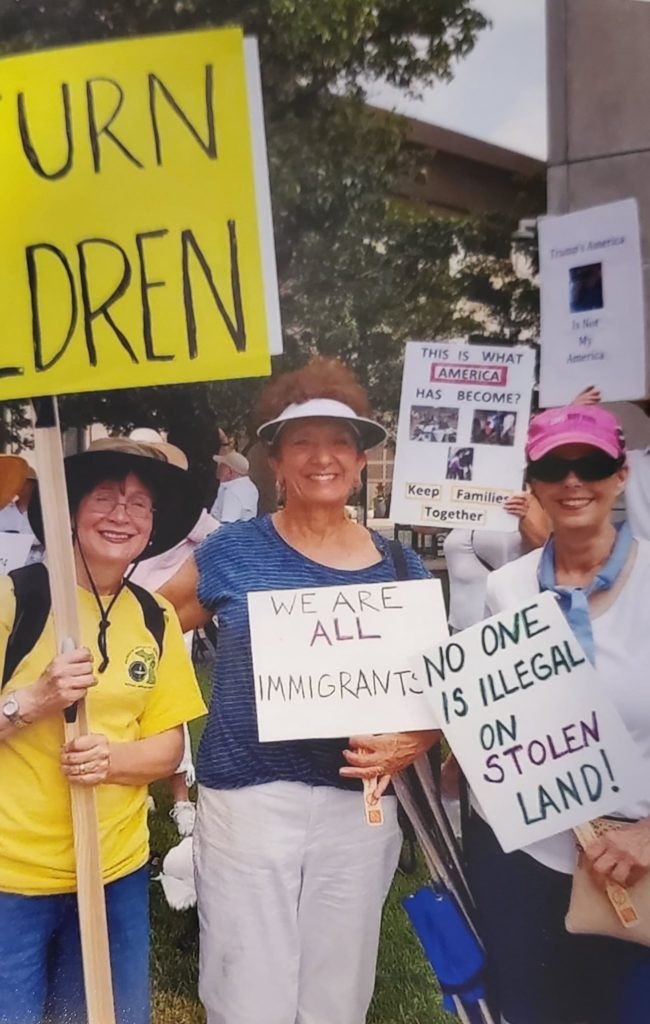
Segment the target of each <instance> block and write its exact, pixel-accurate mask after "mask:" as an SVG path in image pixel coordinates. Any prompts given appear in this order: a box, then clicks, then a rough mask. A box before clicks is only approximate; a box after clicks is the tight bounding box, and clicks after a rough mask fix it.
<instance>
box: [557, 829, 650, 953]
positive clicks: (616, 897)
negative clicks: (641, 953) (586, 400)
mask: <svg viewBox="0 0 650 1024" xmlns="http://www.w3.org/2000/svg"><path fill="white" fill-rule="evenodd" d="M625 824H626V823H625V822H624V821H620V820H617V819H615V818H595V819H594V821H592V822H590V823H589V825H586V826H580V828H577V829H575V832H576V835H577V837H578V843H579V845H585V844H586V843H587V842H590V841H591V840H593V839H597V838H598V837H600V836H602V835H603V834H604V833H605V832H608V831H610V830H611V829H620V828H623V827H624V826H625ZM628 824H629V822H628ZM564 923H565V926H566V929H567V931H568V932H571V933H572V934H574V935H606V936H609V937H611V938H614V939H622V940H623V941H625V942H635V943H638V944H639V945H641V946H650V874H647V875H645V876H644V877H643V878H642V879H641V880H640V881H638V882H636V883H635V884H634V885H630V886H628V887H627V888H624V887H623V886H622V885H618V884H617V883H616V882H610V883H608V885H607V888H606V889H603V888H602V887H601V886H599V885H598V883H597V882H595V881H594V879H593V876H592V874H591V872H590V871H589V868H588V866H587V863H586V861H585V859H584V854H583V853H582V852H581V853H580V856H579V858H578V865H577V867H576V870H575V873H574V875H573V884H572V887H571V900H570V902H569V910H568V913H567V915H566V917H565V919H564Z"/></svg>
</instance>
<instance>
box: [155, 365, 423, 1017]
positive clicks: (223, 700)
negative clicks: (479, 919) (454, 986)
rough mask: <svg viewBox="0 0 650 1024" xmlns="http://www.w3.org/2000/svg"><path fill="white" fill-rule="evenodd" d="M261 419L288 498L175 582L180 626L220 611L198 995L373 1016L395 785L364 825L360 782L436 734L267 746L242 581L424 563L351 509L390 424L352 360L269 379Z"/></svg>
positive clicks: (282, 585) (267, 1008)
mask: <svg viewBox="0 0 650 1024" xmlns="http://www.w3.org/2000/svg"><path fill="white" fill-rule="evenodd" d="M258 416H259V420H260V421H262V426H261V427H260V428H259V429H258V436H259V437H260V438H262V440H263V441H264V442H265V443H267V444H268V446H269V454H270V458H271V462H272V464H273V467H274V470H275V473H276V476H277V479H278V484H279V486H280V488H281V490H282V493H283V496H284V507H283V508H282V510H281V511H279V512H276V513H274V514H273V515H267V516H259V517H258V518H257V519H254V520H251V521H250V522H245V523H233V524H231V525H227V526H224V527H222V529H220V530H218V531H217V533H215V534H213V535H212V536H211V537H209V538H208V540H207V541H206V542H205V544H203V545H202V546H201V547H200V548H199V550H198V551H197V552H196V554H195V556H194V558H193V559H192V560H191V561H190V562H188V563H186V565H185V567H184V568H183V569H181V571H180V573H179V574H178V575H177V576H176V578H175V579H174V580H173V581H172V582H171V583H170V584H169V586H168V587H167V588H165V593H166V594H167V596H168V597H170V599H171V600H172V601H173V602H174V604H175V605H176V607H177V609H178V611H179V613H180V616H181V620H182V621H183V624H184V628H186V629H187V628H190V627H192V626H197V625H200V624H201V623H204V622H206V621H207V620H208V619H209V618H210V617H211V616H212V615H213V614H215V613H216V614H217V615H218V616H219V640H218V649H217V659H216V666H215V676H214V696H213V701H212V707H211V709H210V716H209V721H208V725H207V727H206V730H205V733H204V735H203V739H202V742H201V746H200V748H199V755H198V762H197V774H198V780H199V802H198V813H197V823H196V829H195V833H194V842H195V856H196V874H197V892H198V899H199V919H200V928H201V954H200V981H199V992H200V996H201V999H202V1001H203V1003H204V1005H205V1007H206V1009H207V1016H208V1022H209V1024H251V1022H253V1021H255V1022H258V1021H259V1022H262V1021H263V1022H264V1024H306V1022H309V1024H363V1021H364V1020H365V1017H366V1012H367V1008H368V1004H369V1002H370V999H371V996H372V991H373V986H374V975H375V962H376V955H377V945H378V940H379V927H380V919H381V908H382V904H383V901H384V899H385V896H386V894H387V892H388V889H389V886H390V883H391V880H392V877H393V873H394V871H395V868H396V865H397V858H398V855H399V850H400V841H401V837H400V831H399V827H398V824H397V806H396V800H395V797H393V796H387V797H386V798H385V800H384V803H385V805H386V806H385V808H384V815H385V824H384V825H383V827H381V828H369V827H368V826H367V825H366V823H365V818H364V811H363V802H362V801H363V798H362V794H361V781H360V780H361V779H362V778H364V777H366V778H371V777H379V779H380V782H379V787H378V788H379V789H380V790H381V791H383V790H384V789H385V787H386V786H387V784H388V779H389V776H390V775H391V774H393V773H394V772H396V771H399V770H400V769H401V768H403V767H405V766H406V765H407V764H408V763H410V762H411V761H412V760H413V759H414V758H415V757H417V756H418V754H420V753H421V752H422V751H423V750H425V749H426V748H428V747H429V746H430V744H431V743H432V742H433V740H434V739H435V737H436V734H435V733H432V732H428V733H426V732H418V733H410V734H401V735H391V736H383V737H357V738H352V739H351V740H348V739H347V738H343V739H341V740H328V741H317V740H314V741H300V742H285V743H264V744H260V742H259V741H258V733H257V720H256V713H255V698H254V679H253V667H252V659H251V646H250V637H249V622H248V608H247V594H248V592H249V591H250V590H278V589H287V588H297V587H326V586H342V585H345V584H355V583H363V584H367V583H380V582H383V581H388V580H394V579H395V578H396V577H397V576H398V575H405V576H408V577H410V578H414V579H419V578H422V577H425V576H426V575H427V573H426V570H425V569H424V566H423V565H422V563H421V562H420V560H419V559H418V558H417V556H416V555H415V554H414V553H413V552H412V551H410V550H405V549H401V548H399V555H400V558H401V560H403V561H404V563H405V564H404V565H403V567H402V571H401V572H400V570H399V567H396V564H395V562H394V561H393V557H392V554H391V549H390V547H389V544H388V542H387V541H386V540H384V539H383V538H382V537H381V536H379V535H378V534H376V533H373V532H371V531H369V530H366V529H365V528H364V527H362V526H360V525H358V524H357V523H354V522H352V521H351V520H350V519H349V518H348V517H347V515H346V512H345V504H346V502H347V500H348V498H349V495H350V494H351V492H352V491H353V490H354V489H355V488H356V487H357V486H358V484H359V477H360V474H361V471H362V469H363V467H364V466H365V464H366V456H365V451H366V450H367V449H368V448H372V447H374V446H375V445H377V444H380V443H381V442H382V441H383V440H384V438H385V436H386V432H385V430H384V428H383V427H382V426H380V425H379V424H378V423H375V422H373V421H372V420H371V419H369V418H368V402H367V398H366V395H365V392H364V391H363V389H362V388H361V387H360V386H359V385H358V384H357V383H356V381H355V379H354V377H353V376H352V374H351V373H350V372H349V371H348V370H346V369H345V368H344V367H343V366H342V365H341V364H340V363H337V362H334V361H330V360H324V359H315V360H314V361H313V362H312V363H310V364H309V366H307V367H304V368H303V369H301V370H298V371H295V372H293V373H289V374H285V375H283V376H281V377H279V378H277V379H276V380H275V381H273V382H272V383H271V384H270V385H268V386H267V388H266V389H265V392H264V393H263V395H262V398H261V401H260V403H259V406H258ZM396 560H397V559H396ZM324 663H326V656H324ZM346 762H347V763H346Z"/></svg>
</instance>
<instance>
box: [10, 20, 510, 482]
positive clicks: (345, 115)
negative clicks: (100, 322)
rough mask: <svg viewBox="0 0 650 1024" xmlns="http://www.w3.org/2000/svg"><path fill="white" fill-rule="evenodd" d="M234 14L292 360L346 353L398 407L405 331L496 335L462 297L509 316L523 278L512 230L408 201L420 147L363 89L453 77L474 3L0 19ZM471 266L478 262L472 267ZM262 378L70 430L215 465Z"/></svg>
mask: <svg viewBox="0 0 650 1024" xmlns="http://www.w3.org/2000/svg"><path fill="white" fill-rule="evenodd" d="M233 22H237V23H239V24H242V25H243V27H244V29H245V31H247V32H249V33H252V34H255V35H256V36H257V37H258V39H259V42H260V53H261V62H262V77H263V87H264V101H265V114H266V126H267V138H268V147H269V163H270V175H271V189H272V200H273V210H274V221H275V239H276V252H277V260H278V277H279V288H280V299H281V310H282V320H283V330H284V343H285V354H284V356H282V357H280V358H279V359H277V360H276V361H275V362H276V368H284V367H287V366H293V365H296V364H298V363H300V362H302V361H304V360H306V359H307V358H308V357H309V356H310V354H312V353H313V352H315V351H318V352H321V353H324V354H332V355H339V356H340V357H341V358H343V359H344V360H345V361H346V362H348V363H349V364H350V365H352V366H353V367H354V368H355V369H356V370H357V372H358V373H359V376H360V378H361V379H362V381H364V382H365V383H366V384H367V385H368V387H369V389H370V393H371V397H372V399H373V401H374V404H375V405H376V406H377V408H378V409H379V410H380V411H382V412H384V413H387V414H390V413H394V412H395V410H396V407H397V397H398V388H399V364H400V360H401V352H402V346H403V342H404V340H405V339H406V338H408V337H424V336H428V337H434V336H438V337H445V336H450V335H454V334H461V333H465V332H471V331H472V330H477V329H479V330H483V324H482V322H481V320H480V318H478V319H477V317H476V313H475V309H474V308H473V307H472V306H471V304H469V305H468V304H463V303H462V301H461V300H462V298H463V296H464V295H465V294H468V292H467V289H468V287H469V284H470V283H471V284H472V287H473V288H474V289H475V290H478V291H481V290H482V292H483V293H484V295H483V297H485V296H487V297H488V298H489V300H490V302H491V303H492V305H493V307H494V308H495V309H498V310H500V316H501V320H500V321H499V322H501V321H502V320H503V316H502V315H501V314H504V308H503V307H504V304H505V303H507V301H508V297H507V296H508V295H510V294H512V295H514V293H515V292H516V291H517V287H518V286H517V285H516V282H515V281H514V280H513V278H512V276H507V275H506V269H507V266H506V265H507V249H508V246H509V244H510V243H509V236H510V230H511V226H510V225H507V224H506V225H503V224H501V225H500V227H499V228H498V229H497V224H496V221H493V222H486V223H485V224H484V225H478V224H477V223H476V222H474V221H471V220H459V219H457V218H456V219H445V218H442V217H440V216H439V215H436V214H434V213H433V212H431V211H429V210H426V209H424V210H423V209H412V208H408V207H406V206H404V205H403V204H399V203H397V202H396V201H395V200H394V199H393V198H392V197H393V196H394V195H395V194H396V192H397V185H398V182H399V180H400V178H401V177H402V176H403V175H405V174H407V173H409V172H410V171H411V169H412V168H411V163H410V162H411V161H412V160H413V154H412V151H411V150H410V149H409V148H408V147H407V146H406V145H405V141H404V129H403V123H402V122H401V121H400V119H398V118H394V117H392V116H390V115H386V114H383V113H380V112H377V111H375V110H373V109H372V108H370V107H368V106H367V105H366V103H365V95H364V89H363V87H362V85H361V84H360V83H361V82H362V81H363V80H364V79H366V80H367V79H371V78H373V77H378V76H381V77H383V78H385V79H386V80H388V81H389V82H392V83H394V84H396V85H398V86H400V87H401V88H403V89H406V90H409V91H410V92H413V93H416V92H417V91H418V90H419V89H421V88H422V87H423V86H425V85H428V84H430V83H432V82H434V81H436V80H440V79H446V78H449V77H450V76H451V72H452V67H453V62H454V61H455V60H457V59H459V58H462V57H463V56H464V55H465V54H467V53H468V52H469V51H470V50H471V48H472V46H473V45H474V41H475V39H476V37H477V34H478V33H479V32H480V31H481V30H482V29H483V28H484V27H485V25H486V20H485V18H484V17H483V16H482V15H481V14H480V13H479V12H478V11H477V10H475V9H474V8H473V7H472V3H471V0H375V2H370V0H328V2H327V3H323V2H322V0H266V2H261V0H257V2H252V0H239V2H234V0H129V2H128V3H127V2H126V0H119V2H117V0H113V2H99V0H58V2H57V3H56V4H48V3H43V0H16V2H15V3H13V4H12V6H11V8H10V9H9V10H7V11H5V12H3V13H1V14H0V39H1V40H2V44H0V45H1V46H2V48H3V49H4V50H5V52H8V51H19V50H26V49H30V48H41V47H45V46H58V45H65V44H69V43H72V42H81V41H89V40H95V39H105V38H115V37H122V36H128V35H132V34H143V33H151V32H160V31H177V30H183V29H189V28H197V27H202V26H206V25H216V26H219V25H224V24H229V23H233ZM497 243H498V244H497ZM495 246H496V248H495ZM497 250H498V251H497ZM463 261H465V262H466V265H467V272H465V271H462V270H461V271H460V272H459V270H458V266H459V263H460V265H462V263H463ZM470 266H471V271H472V272H471V273H470V272H469V271H470ZM506 276H507V280H506ZM499 282H503V284H502V285H500V284H499ZM498 293H499V294H498ZM478 298H479V297H478V296H477V299H476V301H478ZM515 306H516V303H514V304H513V302H511V303H510V314H511V319H512V329H511V330H510V332H509V336H510V337H514V336H515V335H516V333H517V317H518V313H517V310H516V308H515ZM494 323H496V320H495V321H494ZM494 323H493V326H494ZM259 386H260V382H255V381H240V382H234V383H233V382H227V383H214V384H206V385H193V386H176V387H169V388H149V389H140V390H138V391H135V390H134V391H131V392H128V393H127V392H110V393H104V394H102V395H79V396H71V397H68V398H66V399H65V400H64V401H63V402H62V403H61V404H62V415H63V419H64V422H65V423H67V424H68V425H78V424H85V423H88V422H92V421H103V422H106V423H107V424H108V425H109V426H113V427H121V428H124V427H130V426H133V425H136V424H142V423H147V424H148V425H153V426H157V427H160V428H165V429H168V430H170V432H171V433H172V434H173V435H174V436H175V437H176V438H177V440H178V441H179V443H183V444H184V446H185V447H186V449H187V451H188V454H189V455H190V457H191V458H193V460H195V461H198V462H199V463H200V464H202V465H203V466H204V467H207V465H208V464H209V456H210V453H211V452H212V451H213V450H214V444H215V434H216V426H217V424H219V425H222V426H224V427H225V428H227V429H228V430H240V431H242V430H245V429H246V427H247V425H248V420H249V415H250V409H251V405H252V402H253V400H254V397H255V394H256V392H257V390H258V388H259Z"/></svg>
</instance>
